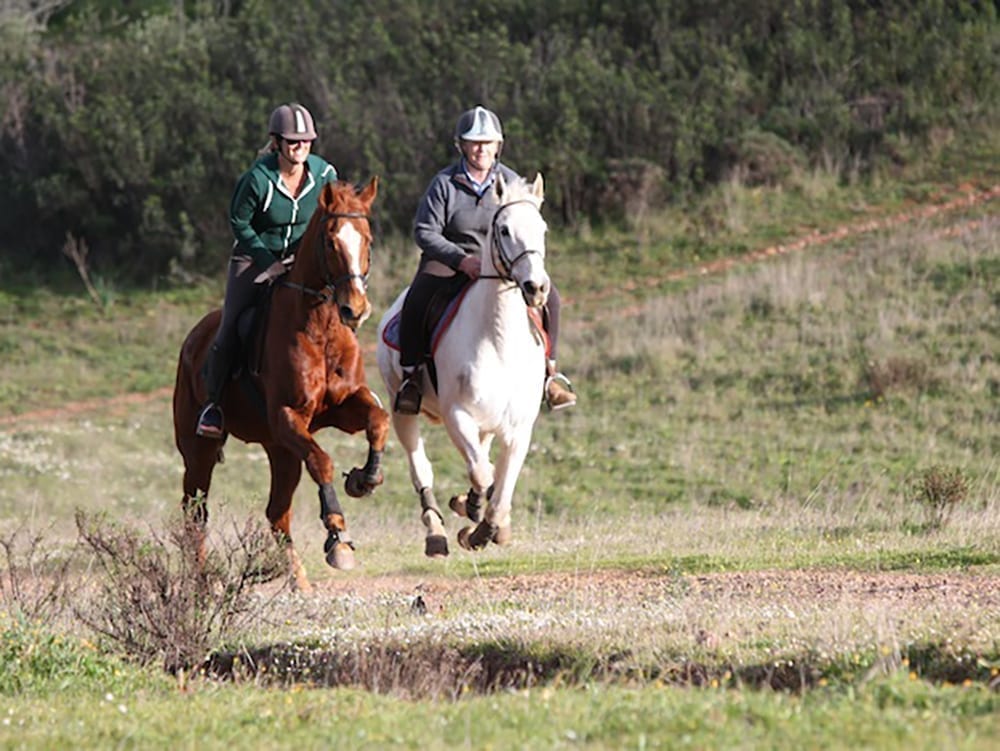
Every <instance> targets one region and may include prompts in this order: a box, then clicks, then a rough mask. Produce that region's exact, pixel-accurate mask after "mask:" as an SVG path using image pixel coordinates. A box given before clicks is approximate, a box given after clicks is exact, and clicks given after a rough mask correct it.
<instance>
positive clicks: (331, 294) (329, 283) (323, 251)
mask: <svg viewBox="0 0 1000 751" xmlns="http://www.w3.org/2000/svg"><path fill="white" fill-rule="evenodd" d="M329 219H364V220H365V221H367V222H368V223H369V224H371V217H370V216H368V214H364V213H362V212H360V211H332V212H329V213H326V214H324V215H323V218H322V219H321V220H320V222H321V223H323V224H325V223H326V222H327V220H329ZM332 250H333V241H332V240H331V239H330V236H329V235H328V234H326V233H324V235H323V245H322V246H320V245H319V244H317V245H316V256H317V260H318V262H319V265H320V268H322V269H323V282H324V285H323V289H320V290H317V289H312V288H311V287H306V286H305V285H303V284H297V283H295V282H287V281H282V282H281V285H282V286H283V287H290V288H291V289H297V290H299V291H300V292H302V293H303V294H307V295H312V296H313V297H318V298H319V299H320V300H321V301H322V302H324V303H329V302H333V301H334V299H335V297H336V294H337V286H338V285H340V284H343V283H345V282H347V283H350V282H351V280H353V279H360V280H361V284H362V286H363V287H364V288H365V290H367V289H368V273H369V272H370V271H371V245H369V249H368V271H366V272H365V273H364V274H350V273H348V274H343V275H341V276H338V277H337V278H336V279H331V278H330V277H331V274H330V266H329V264H328V263H327V260H326V255H327V253H329V252H331V251H332Z"/></svg>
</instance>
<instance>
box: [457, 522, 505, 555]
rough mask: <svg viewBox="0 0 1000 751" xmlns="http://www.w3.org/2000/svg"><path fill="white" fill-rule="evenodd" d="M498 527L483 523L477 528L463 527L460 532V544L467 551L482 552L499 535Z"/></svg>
mask: <svg viewBox="0 0 1000 751" xmlns="http://www.w3.org/2000/svg"><path fill="white" fill-rule="evenodd" d="M497 529H498V528H497V526H496V525H494V524H490V523H489V522H487V521H481V522H479V524H477V525H476V526H475V527H462V529H461V530H459V532H458V544H459V545H461V546H462V547H463V548H465V549H466V550H482V549H483V548H485V547H486V545H487V544H489V543H490V542H491V541H492V540H493V539H494V537H496V534H497Z"/></svg>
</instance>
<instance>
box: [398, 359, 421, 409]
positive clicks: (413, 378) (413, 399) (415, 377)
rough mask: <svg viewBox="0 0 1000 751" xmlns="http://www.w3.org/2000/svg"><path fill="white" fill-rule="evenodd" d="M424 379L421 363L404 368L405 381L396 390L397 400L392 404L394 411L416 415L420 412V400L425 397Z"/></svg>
mask: <svg viewBox="0 0 1000 751" xmlns="http://www.w3.org/2000/svg"><path fill="white" fill-rule="evenodd" d="M422 381H423V370H422V368H421V367H420V366H419V365H417V366H414V367H404V368H403V382H402V383H401V384H400V386H399V391H397V392H396V401H395V402H394V403H393V405H392V409H393V411H394V412H398V413H399V414H401V415H415V414H418V413H419V412H420V401H421V399H422V397H423V394H422V393H421V382H422Z"/></svg>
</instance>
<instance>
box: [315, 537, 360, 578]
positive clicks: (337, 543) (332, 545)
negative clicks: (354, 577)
mask: <svg viewBox="0 0 1000 751" xmlns="http://www.w3.org/2000/svg"><path fill="white" fill-rule="evenodd" d="M323 551H324V552H325V553H326V562H327V564H329V565H330V566H332V567H333V568H339V569H340V570H341V571H350V570H351V569H352V568H354V566H355V565H356V564H355V561H354V545H352V544H351V543H349V542H344V541H343V540H341V539H340V538H339V537H337V536H336V535H333V534H331V535H330V536H329V537H327V538H326V544H325V545H324V546H323Z"/></svg>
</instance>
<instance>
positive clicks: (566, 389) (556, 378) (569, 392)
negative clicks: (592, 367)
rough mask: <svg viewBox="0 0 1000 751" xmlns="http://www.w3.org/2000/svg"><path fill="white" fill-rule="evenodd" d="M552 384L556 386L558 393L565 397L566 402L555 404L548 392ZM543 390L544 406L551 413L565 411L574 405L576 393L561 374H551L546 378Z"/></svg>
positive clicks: (567, 379)
mask: <svg viewBox="0 0 1000 751" xmlns="http://www.w3.org/2000/svg"><path fill="white" fill-rule="evenodd" d="M552 384H557V389H558V393H559V394H561V395H565V397H566V401H563V402H560V403H556V400H555V399H554V398H553V396H554V395H553V394H552V393H550V391H549V386H551V385H552ZM543 390H544V393H545V406H546V407H548V408H549V410H550V411H552V412H557V411H558V410H560V409H566V408H567V407H572V406H573V405H574V404H576V392H575V391H573V384H572V383H570V380H569V378H567V377H566V376H564V375H563V374H562V373H553V374H552V375H550V376H549V377H548V378H546V379H545V386H544V389H543Z"/></svg>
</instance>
